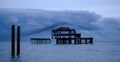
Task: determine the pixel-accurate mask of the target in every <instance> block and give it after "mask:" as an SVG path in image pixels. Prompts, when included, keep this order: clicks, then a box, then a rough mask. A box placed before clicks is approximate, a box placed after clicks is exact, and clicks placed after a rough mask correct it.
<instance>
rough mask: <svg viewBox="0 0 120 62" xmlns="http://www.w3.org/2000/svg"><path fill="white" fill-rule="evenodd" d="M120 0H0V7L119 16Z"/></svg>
mask: <svg viewBox="0 0 120 62" xmlns="http://www.w3.org/2000/svg"><path fill="white" fill-rule="evenodd" d="M119 6H120V0H0V8H23V9H45V10H77V11H78V10H87V11H92V12H96V13H98V14H101V15H102V16H103V17H117V18H120V7H119Z"/></svg>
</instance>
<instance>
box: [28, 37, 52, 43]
mask: <svg viewBox="0 0 120 62" xmlns="http://www.w3.org/2000/svg"><path fill="white" fill-rule="evenodd" d="M30 43H31V44H50V43H51V40H50V38H30Z"/></svg>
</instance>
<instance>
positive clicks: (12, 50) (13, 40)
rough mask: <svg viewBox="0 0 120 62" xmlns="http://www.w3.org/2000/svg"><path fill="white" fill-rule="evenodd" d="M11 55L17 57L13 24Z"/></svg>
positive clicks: (13, 26)
mask: <svg viewBox="0 0 120 62" xmlns="http://www.w3.org/2000/svg"><path fill="white" fill-rule="evenodd" d="M11 56H12V57H15V25H12V32H11Z"/></svg>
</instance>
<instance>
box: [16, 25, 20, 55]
mask: <svg viewBox="0 0 120 62" xmlns="http://www.w3.org/2000/svg"><path fill="white" fill-rule="evenodd" d="M17 56H20V26H17Z"/></svg>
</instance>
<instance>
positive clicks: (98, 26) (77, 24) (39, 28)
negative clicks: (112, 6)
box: [0, 9, 120, 41]
mask: <svg viewBox="0 0 120 62" xmlns="http://www.w3.org/2000/svg"><path fill="white" fill-rule="evenodd" d="M22 11H23V10H20V9H19V10H17V11H14V10H13V11H12V10H6V9H2V11H0V20H1V21H0V29H1V30H0V33H2V34H0V40H4V39H6V40H8V39H10V36H9V35H10V33H11V32H10V30H11V25H12V24H15V25H20V26H21V28H22V29H21V32H22V33H21V36H22V37H24V36H32V35H34V34H38V36H39V34H41V33H43V32H48V31H49V32H51V30H52V29H54V28H57V27H60V26H68V27H71V28H74V29H76V30H77V31H78V32H79V33H80V32H81V33H83V35H84V34H85V35H86V36H93V37H95V39H97V40H101V39H102V41H103V40H108V41H109V40H113V37H115V39H116V40H120V38H119V35H120V19H117V18H106V17H105V18H104V17H102V16H101V15H98V14H96V13H94V12H88V11H44V10H39V11H34V10H24V12H22ZM43 36H44V35H43Z"/></svg>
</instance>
